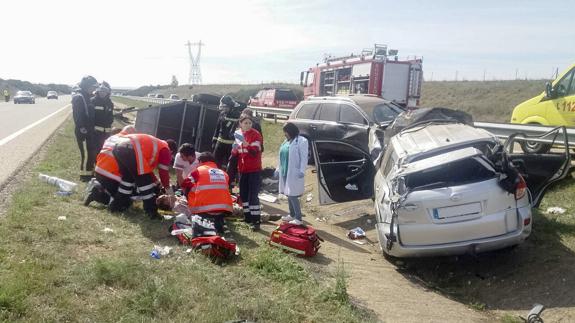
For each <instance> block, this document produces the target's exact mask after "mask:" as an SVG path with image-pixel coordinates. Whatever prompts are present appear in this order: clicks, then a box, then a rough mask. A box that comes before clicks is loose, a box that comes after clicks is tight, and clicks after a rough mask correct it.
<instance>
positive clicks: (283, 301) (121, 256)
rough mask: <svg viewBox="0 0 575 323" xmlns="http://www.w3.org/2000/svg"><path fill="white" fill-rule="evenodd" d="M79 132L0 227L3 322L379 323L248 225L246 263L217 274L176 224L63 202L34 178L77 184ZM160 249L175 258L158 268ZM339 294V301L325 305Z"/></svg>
mask: <svg viewBox="0 0 575 323" xmlns="http://www.w3.org/2000/svg"><path fill="white" fill-rule="evenodd" d="M72 130H73V127H72V123H71V122H67V123H66V124H65V126H64V127H63V128H62V129H61V130H59V131H58V133H57V134H56V136H55V140H56V142H57V144H52V145H50V146H49V147H48V153H47V156H48V157H46V158H45V159H43V160H42V161H41V162H40V163H39V165H38V166H37V167H36V168H35V169H34V170H33V172H34V176H32V178H31V179H30V180H28V181H27V182H25V183H24V184H23V185H22V187H21V188H20V189H19V190H18V191H17V192H16V193H15V195H14V197H13V200H12V204H11V205H10V206H9V208H8V209H7V212H6V216H5V217H4V218H2V219H0V236H1V237H2V238H3V239H2V241H3V242H2V244H1V245H0V321H9V322H14V321H27V322H40V321H73V322H77V321H95V322H118V321H127V322H136V321H137V322H140V321H158V322H166V321H178V322H179V321H186V322H224V321H227V320H234V319H248V320H252V321H260V322H277V321H282V322H366V321H374V320H375V319H374V316H373V314H372V313H371V312H367V311H366V310H363V309H361V308H358V307H357V306H355V305H353V303H352V301H351V300H349V299H348V298H347V293H345V297H343V296H342V295H343V294H342V293H344V292H345V288H344V287H345V284H346V282H345V279H344V280H341V278H337V274H332V273H330V272H325V273H323V274H322V275H315V274H314V275H312V274H311V272H312V268H311V267H310V266H309V264H308V263H307V261H306V260H304V259H300V258H296V257H294V256H292V255H289V254H285V253H283V252H280V251H278V250H276V249H271V248H270V247H269V246H268V245H267V238H268V237H267V235H264V234H259V233H252V232H250V231H249V230H247V228H245V227H243V226H242V225H239V224H237V225H236V224H231V225H230V226H231V230H232V236H233V238H234V239H235V240H237V241H238V243H239V246H240V247H241V250H242V254H241V256H240V257H239V258H238V259H236V260H234V261H231V262H228V263H224V264H221V265H218V264H215V263H213V262H211V261H210V260H209V259H208V258H206V257H205V256H203V255H202V254H196V253H187V252H186V249H187V248H186V247H184V246H180V245H178V243H177V241H176V239H175V238H174V237H171V236H170V235H169V233H168V226H169V222H167V221H162V220H159V219H154V220H153V219H149V218H147V217H145V216H144V215H143V212H142V210H141V208H140V207H139V206H138V205H136V207H135V208H134V209H132V210H130V211H129V212H126V213H124V214H114V215H113V214H109V213H108V212H107V211H105V210H104V209H103V208H101V207H96V206H92V207H84V206H82V201H81V194H80V193H76V194H74V195H72V196H70V197H58V196H55V194H54V193H55V191H56V188H55V187H52V186H50V185H48V184H45V183H41V182H39V181H38V180H37V177H36V175H35V174H36V173H37V172H44V173H47V174H50V175H54V176H59V177H62V178H65V179H69V180H75V179H77V178H78V175H79V174H78V170H77V168H78V166H79V154H78V152H77V151H76V149H77V148H76V146H75V142H74V136H73V131H72ZM270 150H271V149H270ZM82 187H83V185H80V189H79V191H81V190H82ZM62 215H64V216H66V220H65V221H59V220H58V217H59V216H62ZM104 228H111V229H112V230H113V232H107V233H105V232H104V231H103V230H104ZM154 245H162V246H165V245H169V246H172V247H173V248H174V249H173V250H172V253H171V255H169V256H167V257H163V258H162V259H160V260H156V259H153V258H151V257H150V256H149V253H150V251H151V250H152V248H153V246H154ZM314 271H315V269H314ZM318 277H321V278H318ZM336 286H338V287H336ZM334 290H339V295H340V296H339V297H336V298H334V297H331V298H330V297H325V295H326V294H330V293H333V291H334Z"/></svg>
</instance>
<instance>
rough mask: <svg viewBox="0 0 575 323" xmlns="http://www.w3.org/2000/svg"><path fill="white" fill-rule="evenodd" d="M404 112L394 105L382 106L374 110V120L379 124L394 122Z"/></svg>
mask: <svg viewBox="0 0 575 323" xmlns="http://www.w3.org/2000/svg"><path fill="white" fill-rule="evenodd" d="M402 112H403V110H401V109H400V108H399V107H396V106H394V105H391V104H380V105H377V106H375V108H374V109H373V119H374V120H375V122H377V123H382V122H392V121H393V120H395V118H396V117H397V116H398V115H399V114H400V113H402Z"/></svg>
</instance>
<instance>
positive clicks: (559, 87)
mask: <svg viewBox="0 0 575 323" xmlns="http://www.w3.org/2000/svg"><path fill="white" fill-rule="evenodd" d="M573 71H574V70H571V71H570V72H569V73H567V74H565V76H564V77H563V78H562V79H561V81H559V83H557V84H556V85H555V93H556V94H557V97H558V98H561V97H564V96H566V95H567V94H572V93H573V92H572V89H571V87H572V86H573V85H572V82H571V79H572V78H573Z"/></svg>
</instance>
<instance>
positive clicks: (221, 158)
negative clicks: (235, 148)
mask: <svg viewBox="0 0 575 323" xmlns="http://www.w3.org/2000/svg"><path fill="white" fill-rule="evenodd" d="M231 153H232V145H231V144H224V143H221V142H219V141H218V142H217V143H216V147H215V148H214V158H215V159H216V165H218V168H220V169H224V170H225V168H226V166H227V165H228V160H229V159H230V155H231Z"/></svg>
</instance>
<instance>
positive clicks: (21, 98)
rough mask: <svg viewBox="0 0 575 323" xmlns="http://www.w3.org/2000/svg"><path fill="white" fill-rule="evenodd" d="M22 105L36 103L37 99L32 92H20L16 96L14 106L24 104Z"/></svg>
mask: <svg viewBox="0 0 575 323" xmlns="http://www.w3.org/2000/svg"><path fill="white" fill-rule="evenodd" d="M22 103H32V104H34V103H36V98H35V97H34V94H32V92H30V91H18V92H16V95H15V96H14V104H22Z"/></svg>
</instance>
